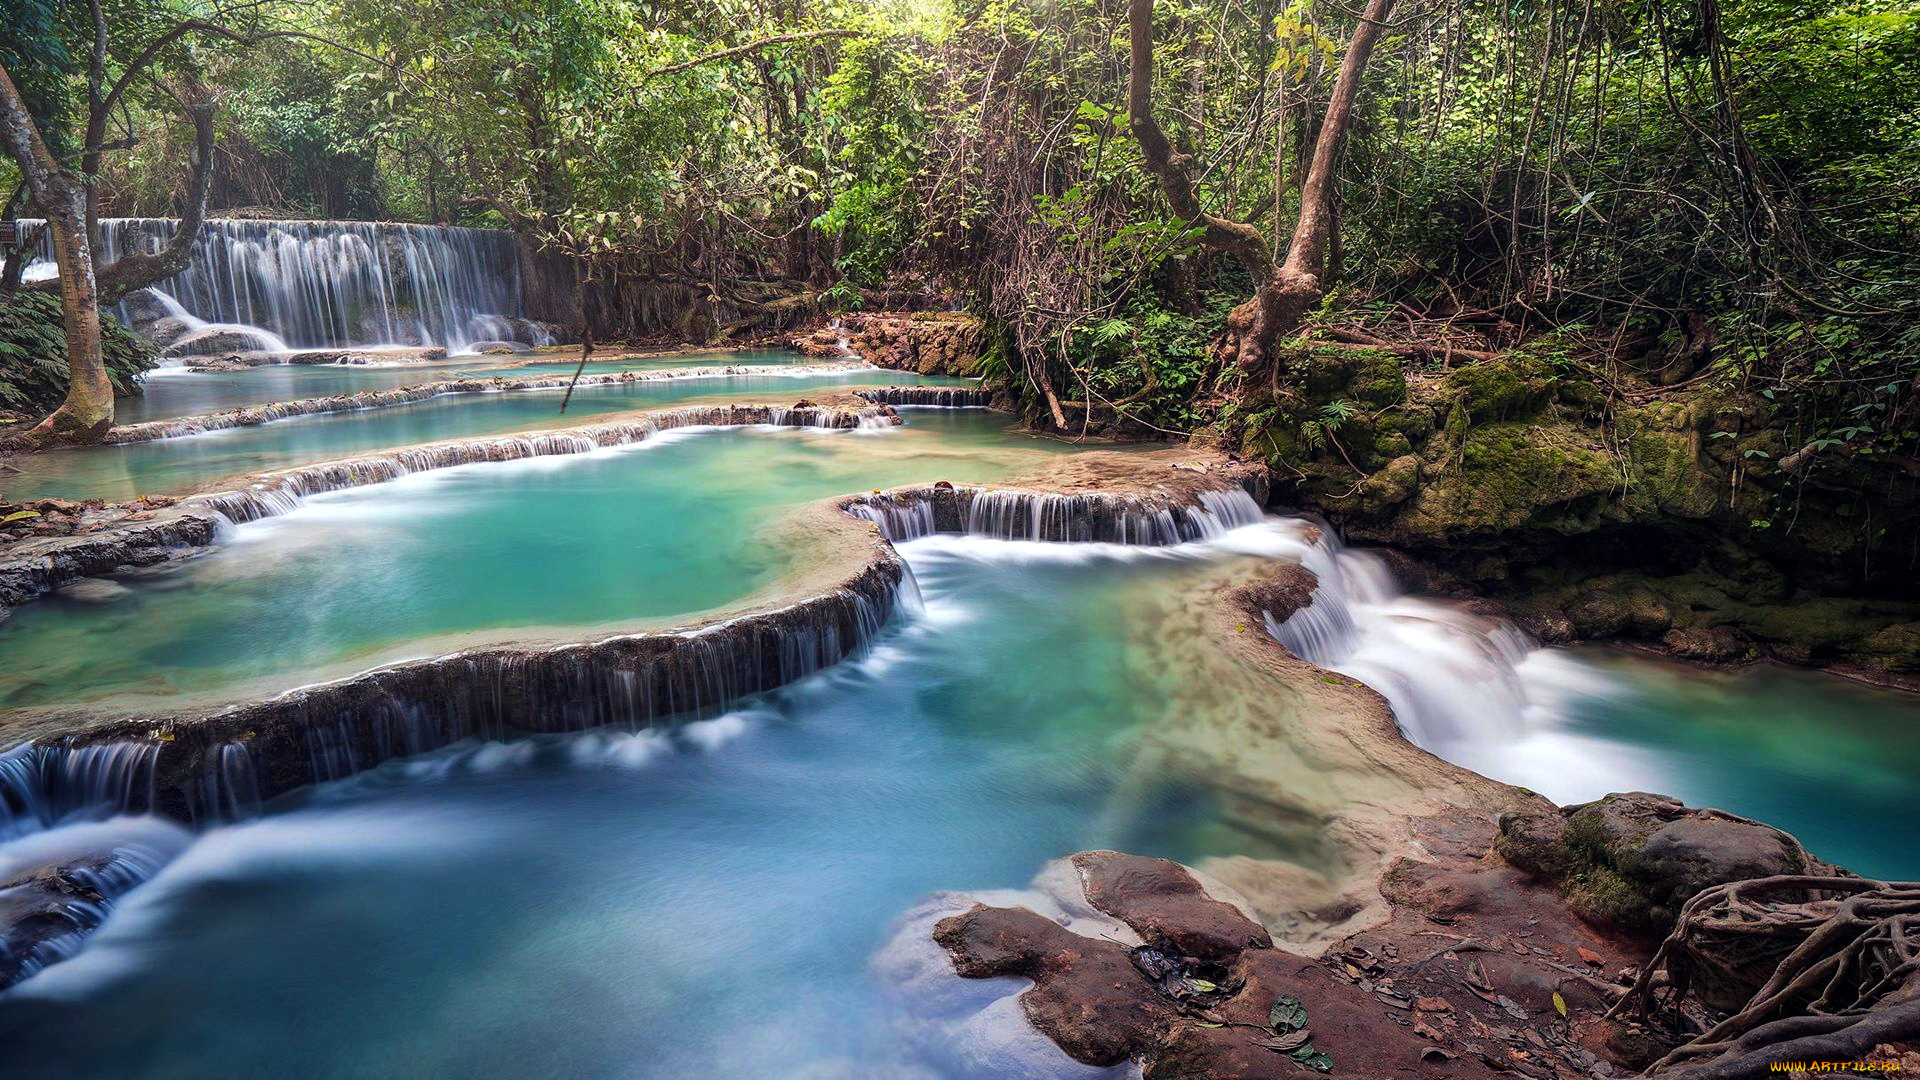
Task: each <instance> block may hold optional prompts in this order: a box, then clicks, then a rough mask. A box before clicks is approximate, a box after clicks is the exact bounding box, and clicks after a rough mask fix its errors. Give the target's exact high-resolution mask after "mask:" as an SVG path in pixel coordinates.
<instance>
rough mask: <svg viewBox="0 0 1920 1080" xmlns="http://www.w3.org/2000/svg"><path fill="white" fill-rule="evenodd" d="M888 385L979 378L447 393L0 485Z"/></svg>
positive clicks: (134, 490) (67, 489)
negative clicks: (563, 406)
mask: <svg viewBox="0 0 1920 1080" xmlns="http://www.w3.org/2000/svg"><path fill="white" fill-rule="evenodd" d="M342 370H345V369H342ZM194 377H195V376H190V375H183V376H179V378H182V379H188V378H194ZM416 381H417V380H416ZM889 384H896V385H931V386H966V385H972V384H971V383H969V382H968V381H966V380H964V379H951V378H943V377H938V376H931V375H915V374H910V373H906V372H892V371H889V372H873V371H858V370H855V371H846V372H838V373H834V374H830V375H801V376H784V375H779V374H773V373H769V374H767V375H731V376H722V377H716V378H697V379H660V380H653V381H646V382H633V383H616V384H612V385H606V386H583V387H580V388H579V389H577V390H575V391H574V394H573V398H572V400H571V401H570V402H569V403H568V405H567V411H566V414H565V415H564V416H563V415H561V413H560V400H561V397H562V395H563V393H564V391H562V390H551V391H549V390H528V391H515V392H512V393H499V394H448V395H445V396H442V397H436V398H429V399H427V400H425V401H416V402H412V403H410V404H407V405H394V406H388V407H384V408H378V409H362V410H359V411H356V412H344V413H320V414H316V415H312V416H298V417H292V418H289V419H286V420H277V421H274V422H272V423H268V424H261V425H258V426H256V427H242V428H226V429H223V430H220V431H209V432H206V433H204V434H199V435H187V436H182V437H180V438H173V439H155V440H153V441H151V442H142V443H129V444H127V445H124V446H98V447H89V448H86V449H81V450H56V451H52V452H49V453H44V454H35V455H33V456H30V457H25V458H20V459H18V460H17V461H16V462H15V463H14V464H15V467H16V468H18V469H19V470H20V473H19V475H17V476H7V477H0V491H5V492H6V494H7V495H8V496H9V497H11V498H13V499H16V500H17V499H33V498H46V497H49V496H57V497H60V498H67V499H108V500H120V499H130V498H133V497H134V496H136V495H160V494H178V493H184V492H189V491H195V490H199V489H201V488H203V487H205V486H206V485H208V484H211V483H213V482H214V481H217V480H222V479H226V478H229V477H234V476H238V475H240V474H243V473H251V472H259V471H262V470H267V469H282V468H287V467H290V466H294V465H303V464H309V463H312V462H315V461H326V460H329V459H331V458H336V457H345V456H349V455H353V454H360V453H365V452H367V451H370V450H386V449H392V448H395V447H401V446H407V445H411V444H415V443H424V442H435V441H438V440H441V439H456V438H466V437H471V436H480V435H503V434H509V433H511V432H515V431H532V430H539V429H544V428H556V427H568V426H573V425H577V424H582V423H588V422H591V421H592V419H593V418H594V417H597V416H608V415H610V414H613V413H622V412H631V411H633V410H636V409H651V408H661V407H665V406H670V405H688V404H696V403H711V402H723V401H729V400H751V401H762V402H767V403H769V404H777V403H781V402H792V401H794V400H796V399H798V398H800V397H803V396H805V395H807V394H809V393H817V392H819V391H820V390H823V389H826V388H829V387H831V388H836V389H837V388H844V387H853V386H885V385H889Z"/></svg>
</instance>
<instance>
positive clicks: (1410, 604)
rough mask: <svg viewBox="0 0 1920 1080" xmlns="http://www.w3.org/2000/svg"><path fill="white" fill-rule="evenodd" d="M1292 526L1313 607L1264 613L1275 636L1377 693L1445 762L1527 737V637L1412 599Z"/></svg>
mask: <svg viewBox="0 0 1920 1080" xmlns="http://www.w3.org/2000/svg"><path fill="white" fill-rule="evenodd" d="M1291 524H1292V527H1293V529H1294V530H1295V533H1296V536H1297V537H1298V538H1299V539H1300V541H1301V551H1300V561H1301V563H1302V564H1303V565H1304V566H1305V567H1306V568H1307V569H1309V570H1311V571H1313V573H1314V576H1315V577H1317V578H1318V579H1319V583H1318V585H1317V587H1316V588H1315V589H1314V592H1313V602H1312V603H1310V604H1308V605H1307V606H1306V607H1303V608H1301V609H1300V610H1298V611H1296V612H1294V613H1292V614H1291V615H1290V616H1288V617H1287V618H1286V619H1285V620H1284V621H1276V620H1275V619H1274V618H1273V616H1272V615H1271V614H1269V615H1268V616H1267V626H1268V629H1269V630H1270V631H1271V632H1272V634H1273V636H1274V638H1275V639H1277V640H1278V641H1279V642H1280V643H1281V644H1282V645H1285V646H1286V647H1287V649H1288V650H1289V651H1291V652H1292V653H1293V654H1294V655H1295V656H1298V657H1299V658H1300V659H1302V660H1305V661H1307V662H1308V663H1310V664H1313V665H1315V666H1317V667H1323V668H1327V669H1328V670H1331V671H1338V672H1340V673H1342V674H1345V675H1351V676H1352V677H1354V678H1356V679H1358V680H1360V681H1361V682H1363V683H1366V684H1367V685H1368V686H1370V687H1372V688H1373V689H1374V690H1377V691H1379V693H1380V694H1381V696H1383V697H1385V698H1386V699H1387V701H1388V703H1389V704H1391V705H1392V706H1393V713H1394V716H1395V717H1396V718H1397V719H1398V720H1399V722H1400V728H1401V730H1402V731H1404V732H1405V733H1406V735H1407V738H1409V739H1410V740H1412V741H1413V742H1414V743H1416V744H1418V745H1420V746H1423V747H1425V748H1427V749H1429V750H1433V751H1435V752H1437V753H1440V754H1441V755H1442V756H1443V757H1445V756H1450V755H1449V754H1448V753H1447V751H1448V750H1449V749H1450V748H1452V747H1456V746H1460V745H1466V744H1490V743H1510V742H1513V741H1517V740H1519V739H1521V738H1523V737H1525V735H1526V734H1527V728H1528V725H1527V715H1526V714H1527V710H1528V708H1529V706H1530V705H1531V704H1533V702H1532V701H1531V700H1530V695H1529V687H1528V684H1527V680H1526V678H1525V677H1524V676H1523V672H1522V665H1523V664H1524V662H1525V661H1526V660H1527V659H1528V657H1529V656H1530V655H1532V654H1533V653H1535V652H1536V651H1537V648H1538V647H1537V646H1536V645H1535V643H1534V642H1533V640H1532V639H1530V638H1529V637H1528V636H1527V635H1526V634H1525V633H1524V632H1522V631H1521V630H1520V629H1519V628H1518V627H1516V626H1514V625H1512V624H1511V623H1508V622H1506V621H1504V620H1501V619H1495V618H1489V617H1487V616H1483V615H1478V614H1475V613H1473V612H1471V611H1469V610H1467V609H1466V608H1464V607H1462V606H1460V605H1457V604H1450V603H1447V602H1444V601H1440V600H1433V599H1428V598H1425V597H1418V596H1410V595H1408V594H1407V593H1406V592H1405V590H1403V589H1401V588H1400V586H1399V583H1398V582H1396V581H1395V580H1394V577H1393V573H1392V572H1391V571H1390V570H1389V569H1388V568H1387V565H1386V563H1385V562H1383V561H1381V559H1380V557H1379V556H1377V555H1374V554H1372V553H1370V552H1366V551H1356V550H1354V549H1352V548H1348V547H1346V546H1344V545H1342V544H1341V543H1340V541H1339V540H1338V539H1337V538H1335V537H1334V535H1333V531H1332V530H1331V529H1328V528H1324V527H1322V526H1319V525H1316V524H1314V523H1312V522H1308V521H1305V520H1304V519H1295V520H1294V521H1293V522H1292V523H1291Z"/></svg>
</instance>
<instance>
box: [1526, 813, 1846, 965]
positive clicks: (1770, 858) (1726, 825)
mask: <svg viewBox="0 0 1920 1080" xmlns="http://www.w3.org/2000/svg"><path fill="white" fill-rule="evenodd" d="M1494 850H1495V851H1496V852H1498V853H1499V854H1500V856H1501V857H1502V858H1504V859H1506V860H1507V861H1508V862H1509V863H1511V864H1513V865H1514V866H1516V867H1519V868H1520V869H1522V870H1525V871H1527V872H1529V873H1531V874H1533V875H1534V876H1536V877H1539V878H1541V879H1544V880H1547V881H1550V882H1552V883H1554V884H1555V885H1557V886H1558V887H1560V888H1561V889H1562V891H1564V892H1565V893H1566V894H1567V902H1568V904H1569V905H1570V906H1571V907H1572V908H1573V910H1574V911H1575V913H1576V914H1578V915H1579V916H1580V917H1581V918H1583V919H1586V920H1587V921H1589V922H1592V923H1596V924H1599V925H1604V926H1612V927H1616V928H1618V929H1621V930H1624V931H1627V932H1630V933H1634V934H1637V935H1642V936H1647V937H1658V936H1663V935H1665V934H1666V933H1667V932H1668V931H1669V930H1671V929H1672V928H1673V925H1674V921H1675V919H1676V918H1677V917H1678V916H1679V913H1680V907H1681V905H1683V904H1685V903H1686V902H1687V901H1688V900H1690V899H1692V898H1693V896H1694V895H1695V894H1696V893H1698V892H1700V891H1701V890H1702V889H1706V888H1708V887H1710V886H1713V885H1719V884H1722V883H1724V882H1729V881H1743V880H1746V879H1748V878H1757V877H1769V876H1772V875H1775V874H1809V873H1811V874H1844V873H1846V871H1844V870H1840V869H1837V868H1835V867H1833V866H1830V865H1828V864H1827V863H1824V862H1821V861H1820V860H1819V859H1816V858H1814V857H1813V856H1811V855H1809V854H1808V853H1807V850H1806V849H1805V848H1803V847H1801V846H1800V842H1799V841H1798V840H1796V839H1794V838H1793V837H1792V836H1790V835H1788V834H1787V833H1784V832H1781V831H1780V830H1779V829H1776V828H1774V827H1772V826H1770V825H1763V824H1761V823H1759V822H1757V821H1749V820H1747V819H1745V818H1740V817H1735V816H1733V815H1732V814H1727V813H1723V812H1722V811H1719V810H1709V809H1689V808H1688V807H1687V806H1685V805H1683V804H1681V803H1680V802H1678V801H1676V800H1674V799H1671V798H1668V797H1667V796H1664V795H1652V794H1648V793H1647V792H1644V791H1631V792H1625V793H1615V794H1612V795H1608V796H1606V797H1605V798H1603V799H1598V800H1596V801H1594V802H1590V803H1583V804H1580V805H1577V806H1568V807H1563V808H1562V809H1560V810H1559V811H1558V812H1557V813H1553V812H1543V813H1527V814H1506V815H1503V816H1502V817H1501V819H1500V832H1499V835H1498V836H1497V837H1496V838H1495V840H1494Z"/></svg>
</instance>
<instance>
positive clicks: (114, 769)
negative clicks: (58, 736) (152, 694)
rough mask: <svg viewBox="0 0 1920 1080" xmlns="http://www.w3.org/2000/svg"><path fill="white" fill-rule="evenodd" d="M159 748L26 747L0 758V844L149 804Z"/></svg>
mask: <svg viewBox="0 0 1920 1080" xmlns="http://www.w3.org/2000/svg"><path fill="white" fill-rule="evenodd" d="M159 756H160V744H158V743H153V742H102V743H95V744H92V745H88V746H77V747H65V746H38V745H34V744H28V745H25V746H19V747H15V748H14V749H12V750H8V751H6V752H5V753H0V840H3V839H7V838H11V837H15V836H20V835H24V834H27V833H33V832H39V831H41V830H44V829H48V828H52V827H53V826H55V825H58V824H61V823H63V822H67V821H72V820H87V819H99V818H106V817H111V816H113V815H116V814H128V813H138V812H145V811H147V810H150V809H152V808H153V805H154V781H155V774H154V765H155V763H156V762H157V761H158V760H159Z"/></svg>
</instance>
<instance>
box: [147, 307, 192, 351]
mask: <svg viewBox="0 0 1920 1080" xmlns="http://www.w3.org/2000/svg"><path fill="white" fill-rule="evenodd" d="M137 329H138V330H139V333H140V334H141V335H142V336H144V337H145V338H146V339H147V340H148V341H151V342H153V343H154V344H155V345H158V346H160V347H161V348H163V349H164V348H166V347H168V346H170V345H174V344H176V343H178V342H179V341H180V339H181V338H183V337H186V336H187V335H188V334H191V333H193V329H194V328H193V324H192V323H190V322H188V321H187V320H185V319H183V318H181V317H179V316H178V315H169V316H167V317H166V318H164V319H156V320H155V321H153V322H151V323H148V324H147V325H146V326H143V327H138V328H137Z"/></svg>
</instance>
